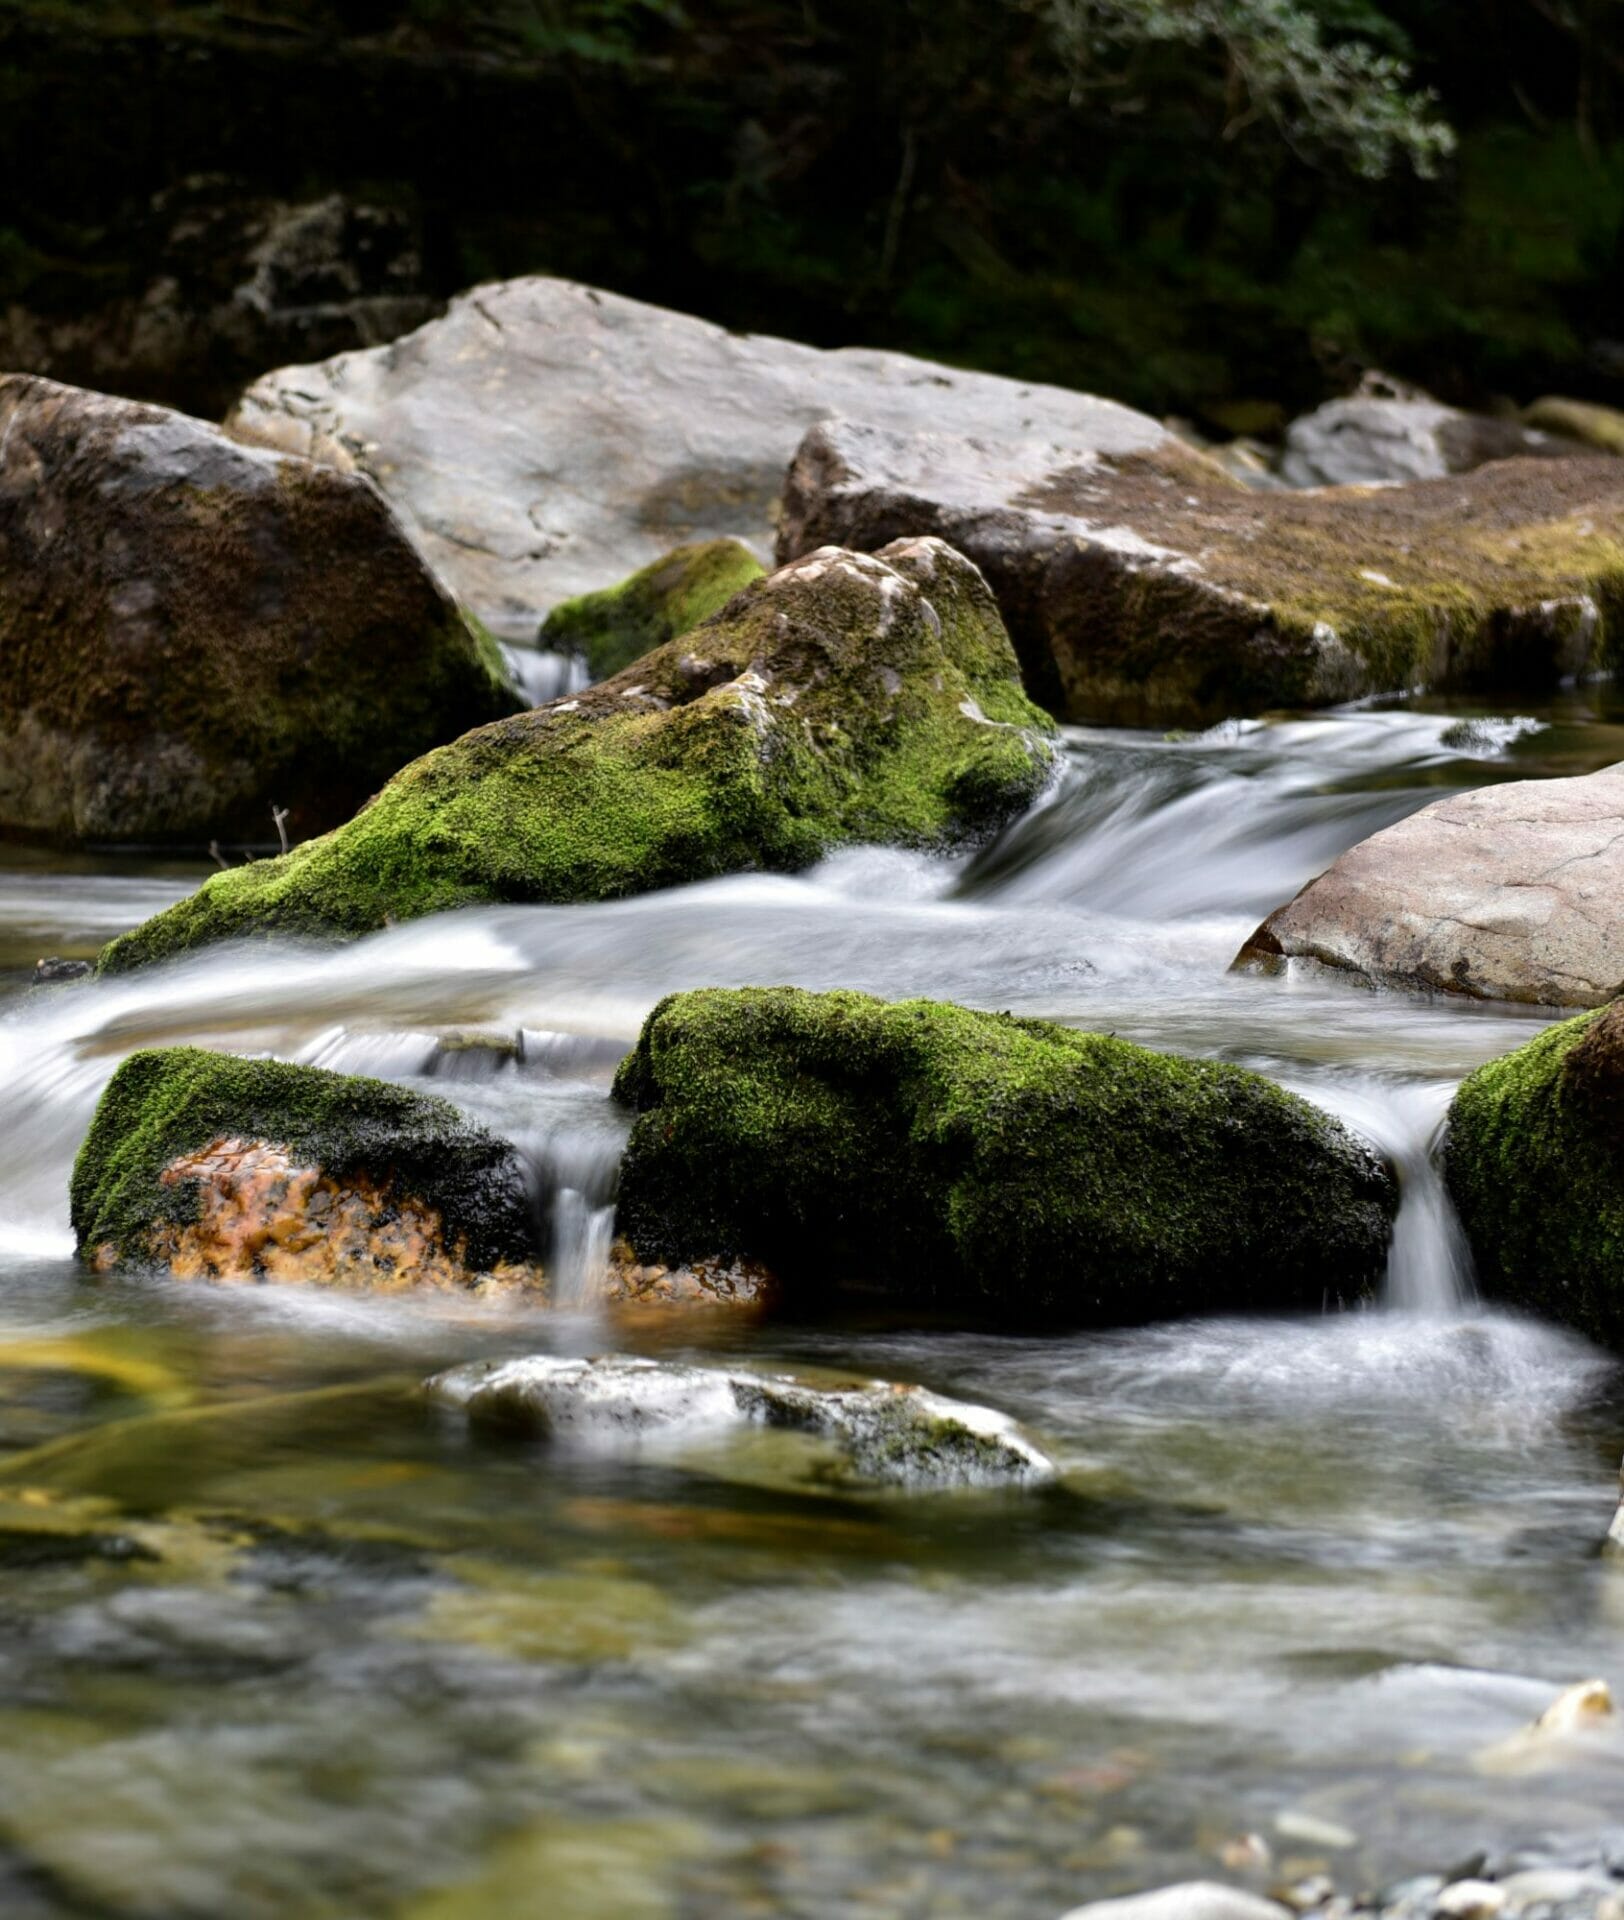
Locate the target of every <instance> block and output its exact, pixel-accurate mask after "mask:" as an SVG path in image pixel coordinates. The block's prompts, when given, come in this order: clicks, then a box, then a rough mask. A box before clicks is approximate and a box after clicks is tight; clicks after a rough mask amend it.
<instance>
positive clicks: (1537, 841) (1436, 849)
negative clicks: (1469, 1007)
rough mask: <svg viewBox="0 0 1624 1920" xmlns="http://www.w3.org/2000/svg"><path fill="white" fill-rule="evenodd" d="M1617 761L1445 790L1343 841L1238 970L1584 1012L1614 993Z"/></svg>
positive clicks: (1620, 821) (1617, 977)
mask: <svg viewBox="0 0 1624 1920" xmlns="http://www.w3.org/2000/svg"><path fill="white" fill-rule="evenodd" d="M1621 896H1624V764H1621V765H1619V766H1616V767H1607V768H1604V769H1603V770H1602V771H1601V772H1600V773H1590V774H1585V775H1582V776H1580V777H1578V778H1575V779H1568V780H1517V781H1512V782H1510V783H1508V784H1507V785H1504V786H1496V787H1485V788H1481V789H1479V790H1478V791H1477V792H1474V793H1461V794H1453V795H1451V796H1450V797H1449V798H1448V799H1447V800H1438V801H1435V802H1434V803H1433V804H1432V805H1431V806H1429V807H1423V808H1422V809H1421V811H1420V812H1419V813H1414V814H1411V815H1410V817H1409V818H1408V819H1407V820H1401V821H1399V823H1398V824H1397V825H1396V826H1392V827H1387V828H1385V829H1384V830H1383V831H1382V832H1381V833H1377V834H1373V835H1372V836H1371V837H1370V838H1369V839H1368V840H1363V841H1361V842H1360V843H1359V845H1358V846H1356V847H1352V848H1350V849H1349V851H1348V852H1347V853H1345V854H1343V855H1342V857H1341V858H1340V859H1339V860H1337V861H1336V862H1335V863H1334V865H1332V866H1331V867H1330V868H1329V869H1328V870H1327V871H1326V872H1325V873H1323V874H1321V875H1320V877H1319V878H1318V879H1317V880H1314V881H1311V882H1310V883H1309V885H1308V886H1306V887H1305V888H1304V889H1303V890H1302V892H1301V893H1299V894H1298V895H1297V897H1296V899H1295V900H1293V901H1291V902H1290V903H1289V904H1288V905H1286V906H1283V907H1281V908H1279V909H1278V910H1277V911H1276V912H1274V913H1272V914H1270V915H1269V917H1268V919H1267V920H1265V921H1264V922H1263V924H1262V926H1261V927H1259V928H1258V930H1257V932H1256V933H1254V934H1253V935H1252V937H1251V939H1250V940H1249V941H1248V942H1247V944H1246V946H1245V947H1244V948H1243V949H1242V951H1241V955H1240V961H1241V963H1242V964H1254V963H1256V964H1262V965H1269V964H1278V963H1279V962H1280V960H1282V959H1283V958H1300V959H1312V960H1318V961H1322V962H1323V963H1324V964H1325V965H1327V966H1332V967H1344V968H1347V969H1349V970H1350V971H1352V972H1355V973H1360V974H1363V975H1365V976H1366V977H1367V978H1369V979H1371V980H1376V981H1382V982H1385V983H1389V984H1393V985H1398V986H1408V987H1427V988H1434V989H1438V990H1441V991H1444V992H1448V993H1463V994H1469V995H1471V996H1473V997H1474V998H1477V999H1483V1000H1520V1001H1526V1002H1531V1003H1533V1004H1536V1005H1544V1006H1559V1007H1595V1006H1600V1005H1602V1004H1603V1003H1604V1002H1605V1001H1608V1000H1610V999H1612V998H1613V997H1614V996H1615V995H1616V994H1617V993H1619V992H1620V990H1621V988H1624V918H1621V917H1620V915H1619V911H1618V902H1619V899H1620V898H1621Z"/></svg>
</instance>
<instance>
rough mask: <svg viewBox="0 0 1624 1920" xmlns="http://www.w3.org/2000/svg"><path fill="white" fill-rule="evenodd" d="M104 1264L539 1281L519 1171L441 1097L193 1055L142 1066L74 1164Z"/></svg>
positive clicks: (258, 1277)
mask: <svg viewBox="0 0 1624 1920" xmlns="http://www.w3.org/2000/svg"><path fill="white" fill-rule="evenodd" d="M71 1201H72V1212H73V1226H74V1232H75V1235H76V1237H77V1240H78V1244H79V1250H80V1254H81V1256H82V1257H83V1258H85V1259H86V1260H88V1261H89V1262H90V1263H91V1264H92V1265H93V1266H95V1267H97V1268H99V1269H107V1268H111V1267H114V1266H119V1265H125V1266H135V1267H138V1268H140V1267H145V1268H152V1267H156V1268H159V1269H162V1270H164V1271H167V1272H169V1273H170V1274H172V1275H174V1276H175V1277H176V1278H177V1279H208V1280H223V1281H232V1280H237V1281H241V1280H250V1281H271V1280H274V1281H291V1282H298V1283H302V1284H313V1285H336V1286H386V1287H399V1286H425V1285H426V1286H438V1287H462V1286H472V1285H474V1284H476V1283H478V1282H479V1281H481V1280H483V1279H497V1280H509V1281H526V1282H529V1283H531V1284H538V1283H539V1280H540V1273H539V1268H537V1267H536V1265H535V1251H536V1249H535V1225H534V1222H533V1219H532V1215H531V1208H530V1202H529V1196H528V1193H527V1190H526V1187H525V1182H524V1179H523V1175H522V1172H521V1169H520V1165H519V1161H518V1157H517V1155H516V1154H515V1152H514V1150H513V1148H512V1147H510V1146H509V1145H508V1144H507V1142H506V1141H503V1140H499V1139H498V1138H497V1137H496V1136H495V1135H494V1134H491V1133H488V1132H487V1131H486V1130H485V1129H484V1128H482V1127H478V1126H475V1125H473V1124H471V1123H470V1122H468V1121H466V1120H464V1119H463V1118H462V1116H461V1115H460V1114H459V1113H458V1112H457V1110H456V1109H455V1108H454V1107H451V1106H449V1105H448V1104H447V1103H446V1102H445V1101H442V1100H437V1099H431V1098H428V1097H426V1096H424V1095H421V1094H416V1093H411V1092H407V1091H405V1090H403V1089H401V1088H399V1087H392V1086H389V1085H386V1084H385V1083H384V1082H382V1081H378V1080H367V1079H362V1078H359V1077H356V1076H351V1075H344V1074H335V1073H328V1072H325V1071H323V1070H322V1069H320V1068H316V1067H296V1066H287V1065H284V1064H282V1063H280V1062H277V1061H269V1060H239V1059H236V1058H234V1057H232V1056H230V1055H226V1054H212V1053H206V1052H204V1051H202V1050H201V1049H198V1048H191V1047H174V1048H165V1049H159V1050H155V1051H152V1052H148V1053H138V1054H133V1055H131V1057H130V1058H129V1059H128V1060H126V1061H125V1062H124V1064H123V1066H121V1067H120V1068H119V1070H118V1072H117V1073H116V1074H115V1075H114V1076H113V1079H112V1081H111V1083H110V1084H109V1086H108V1088H107V1091H106V1093H105V1094H104V1095H103V1096H102V1100H101V1104H100V1105H99V1107H98V1108H97V1110H96V1118H95V1120H94V1122H93V1123H92V1126H91V1129H90V1132H89V1134H88V1136H87V1137H86V1140H85V1144H84V1146H83V1147H82V1148H81V1150H80V1153H79V1158H78V1161H77V1162H76V1164H75V1167H74V1172H73V1183H72V1195H71Z"/></svg>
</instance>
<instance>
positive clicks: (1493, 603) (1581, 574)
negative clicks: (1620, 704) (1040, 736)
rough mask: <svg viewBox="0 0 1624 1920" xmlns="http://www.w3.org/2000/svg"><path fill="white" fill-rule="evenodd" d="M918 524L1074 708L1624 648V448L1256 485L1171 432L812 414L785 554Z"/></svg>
mask: <svg viewBox="0 0 1624 1920" xmlns="http://www.w3.org/2000/svg"><path fill="white" fill-rule="evenodd" d="M1198 462H1199V464H1197V463H1198ZM905 533H932V534H937V535H940V536H941V537H942V538H943V539H946V540H949V541H951V542H952V543H953V545H954V546H955V547H957V548H959V549H960V551H962V552H964V553H966V554H968V555H969V556H970V558H971V559H972V560H974V561H975V562H976V563H977V565H978V566H980V567H981V568H982V569H983V571H984V572H985V573H986V576H987V579H988V582H989V583H990V585H991V586H992V588H993V591H994V592H995V593H996V594H997V596H998V602H999V605H1000V607H1001V608H1002V609H1003V613H1004V618H1005V619H1006V620H1007V621H1008V623H1009V628H1010V632H1011V634H1012V636H1013V637H1014V641H1015V645H1016V648H1017V650H1018V651H1019V653H1020V655H1021V660H1022V664H1023V666H1024V668H1025V671H1026V679H1027V686H1028V688H1029V690H1030V691H1031V692H1032V693H1033V694H1034V696H1035V697H1036V698H1038V699H1040V700H1042V701H1043V702H1044V704H1045V705H1047V706H1049V707H1050V708H1051V710H1052V711H1054V712H1056V713H1059V714H1062V715H1064V716H1065V717H1066V718H1068V719H1073V720H1096V721H1111V722H1126V723H1132V724H1149V725H1155V726H1171V725H1192V726H1194V725H1206V724H1208V723H1209V722H1213V721H1217V720H1220V719H1222V718H1224V717H1225V716H1227V715H1234V714H1251V713H1258V712H1261V711H1264V710H1266V709H1269V708H1274V707H1314V706H1325V705H1329V704H1333V703H1335V702H1338V701H1343V700H1349V699H1353V698H1356V697H1359V696H1363V695H1367V694H1374V693H1386V692H1402V691H1408V690H1411V689H1414V688H1418V687H1434V688H1442V689H1452V690H1472V691H1492V692H1497V693H1519V694H1521V693H1527V694H1538V693H1543V692H1549V691H1551V690H1553V689H1554V688H1555V687H1557V686H1558V685H1559V683H1560V682H1561V681H1562V680H1563V679H1565V678H1567V677H1568V676H1571V675H1573V674H1578V673H1584V672H1586V671H1588V670H1590V669H1592V668H1595V667H1598V666H1611V665H1612V664H1613V663H1614V662H1615V661H1616V660H1617V658H1618V657H1619V654H1620V651H1621V647H1624V466H1620V464H1619V463H1618V462H1617V461H1616V460H1609V459H1605V458H1600V457H1595V456H1589V455H1577V456H1574V457H1571V458H1565V459H1517V460H1500V461H1495V462H1493V463H1492V464H1490V465H1488V466H1483V467H1480V468H1478V469H1477V470H1476V471H1475V472H1472V473H1467V474H1461V475H1457V476H1453V477H1446V478H1440V479H1434V480H1421V481H1417V482H1416V483H1415V484H1414V485H1412V486H1405V487H1341V488H1334V489H1324V490H1315V491H1309V492H1300V493H1294V492H1290V491H1286V490H1279V491H1274V492H1258V491H1251V490H1248V489H1245V488H1243V487H1240V486H1239V485H1229V484H1225V483H1224V482H1223V481H1222V480H1221V479H1220V478H1218V477H1216V476H1215V475H1214V473H1213V470H1212V465H1211V463H1210V462H1206V461H1201V460H1200V459H1199V456H1196V455H1190V456H1188V457H1187V458H1174V457H1173V456H1172V455H1171V454H1170V452H1169V450H1168V449H1166V448H1151V449H1147V450H1140V451H1131V452H1128V453H1124V454H1113V453H1106V452H1100V451H1098V450H1096V449H1092V448H1088V447H1082V448H1078V447H1069V446H1067V445H1066V443H1065V442H1064V441H1063V440H1060V439H1054V440H1038V439H1036V438H1031V439H1015V438H1010V439H1000V440H997V441H992V440H979V439H978V440H970V439H961V438H953V437H951V436H948V435H945V434H934V433H933V434H914V435H903V434H895V433H885V432H882V431H880V430H878V429H875V428H872V427H867V426H855V425H850V424H848V423H845V422H830V423H827V424H825V425H823V426H820V427H815V428H814V429H813V430H812V431H811V432H810V433H809V434H808V435H807V437H806V439H805V440H804V441H803V442H802V443H801V447H800V450H799V452H798V453H797V454H796V456H795V461H794V464H793V466H792V467H791V469H790V474H789V478H788V481H787V483H786V486H785V497H784V511H783V515H782V518H781V520H780V524H779V540H778V553H779V558H780V559H784V560H787V559H789V558H791V557H793V556H794V555H795V554H796V553H798V552H800V551H802V550H803V549H805V548H808V547H815V546H818V545H821V544H822V543H823V542H824V541H827V540H838V541H841V542H842V543H843V544H844V545H846V546H849V547H862V548H870V547H876V546H880V545H883V544H884V543H885V542H886V541H887V540H894V539H896V538H897V537H898V535H900V534H905Z"/></svg>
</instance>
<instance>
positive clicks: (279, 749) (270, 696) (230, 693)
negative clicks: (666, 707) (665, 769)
mask: <svg viewBox="0 0 1624 1920" xmlns="http://www.w3.org/2000/svg"><path fill="white" fill-rule="evenodd" d="M0 659H3V660H4V663H5V671H4V673H3V674H0V828H6V829H12V830H15V831H23V832H29V833H35V834H40V835H45V836H49V837H52V838H56V839H62V840H70V841H71V840H88V841H99V842H106V841H137V842H170V843H174V842H191V843H194V844H207V843H208V841H210V840H212V839H221V840H227V841H232V840H235V841H249V842H251V843H264V842H267V841H270V842H274V841H275V838H276V830H275V828H274V826H273V823H272V813H271V809H272V807H273V805H275V806H277V807H280V808H284V809H286V822H285V824H286V827H287V830H288V832H289V835H290V836H291V837H292V838H293V839H302V838H305V837H307V836H309V835H310V834H312V833H318V832H320V831H322V830H323V829H325V828H327V827H330V826H335V825H337V824H338V823H339V822H340V821H343V820H346V819H348V817H349V816H350V814H351V813H353V812H354V811H355V808H356V807H357V806H358V805H359V804H360V803H361V802H362V801H363V800H364V799H366V797H367V796H368V794H370V793H372V792H374V791H375V790H376V789H377V788H378V787H379V786H380V785H381V784H382V783H383V782H384V781H385V780H387V779H388V777H389V776H390V775H391V774H392V773H394V772H395V771H397V769H399V768H400V767H401V766H403V765H404V764H405V763H406V762H407V761H408V760H411V759H414V758H415V757H416V756H417V755H418V754H420V753H422V752H424V751H426V750H427V749H428V748H430V747H433V746H437V745H439V744H440V743H441V742H443V741H445V740H448V739H451V738H453V737H454V736H456V735H457V734H460V733H463V732H465V731H466V730H467V729H468V728H470V727H473V726H477V725H479V724H481V723H482V722H483V721H486V720H490V719H495V718H498V717H500V716H501V715H503V714H506V713H511V712H512V711H514V709H515V708H516V707H517V706H518V705H519V701H518V699H517V696H516V695H515V694H514V693H513V691H512V690H511V688H510V687H509V686H508V684H507V681H506V678H505V675H504V674H503V672H502V669H501V666H500V662H499V659H498V657H497V655H496V650H495V648H494V647H493V646H492V644H491V642H490V640H489V638H488V636H484V635H481V634H479V633H478V632H477V631H475V630H474V629H473V628H472V627H471V626H470V625H469V623H468V622H467V621H466V620H465V619H464V617H463V616H462V614H461V613H460V612H459V611H458V609H457V607H456V606H455V604H454V603H453V602H452V601H451V600H450V598H449V597H448V596H447V595H446V593H445V592H444V591H443V589H442V588H441V587H440V586H439V585H438V583H437V582H436V581H435V580H434V578H433V576H432V575H431V574H430V573H429V571H428V569H427V568H426V567H425V566H424V565H423V563H422V561H421V560H420V559H419V558H418V556H417V554H416V553H415V551H414V550H413V548H412V545H411V543H410V541H409V540H408V539H407V538H406V536H405V535H404V533H403V532H402V531H401V529H400V527H399V525H398V524H397V522H396V521H395V519H394V517H393V515H392V514H391V513H390V510H389V508H388V505H387V504H386V503H385V501H384V500H383V498H382V497H381V496H380V495H379V493H378V492H377V490H376V489H375V488H374V487H372V486H371V485H370V484H369V483H368V482H367V481H365V480H361V479H357V478H354V477H346V476H343V475H340V474H337V473H333V472H331V471H330V470H329V469H327V468H324V467H318V466H315V465H313V464H311V463H310V462H308V461H304V460H299V459H295V458H292V457H289V456H287V455H281V454H274V453H268V452H265V451H262V450H258V449H250V448H247V447H241V446H238V445H237V444H236V443H235V442H234V441H231V440H228V439H227V438H226V437H225V435H224V434H222V433H221V432H219V430H218V429H216V428H214V427H210V426H207V425H205V424H204V423H203V422H202V421H200V420H193V419H190V418H188V417H187V416H186V415H185V414H180V413H172V412H170V411H169V410H168V409H166V408H163V407H152V406H145V405H142V404H139V403H136V402H133V401H127V400H117V399H112V398H110V397H109V396H107V395H105V394H98V393H88V392H85V391H83V390H81V389H80V388H77V387H64V386H58V385H56V384H55V383H54V382H53V381H49V380H41V379H35V378H32V377H30V376H28V375H22V374H12V375H6V376H0Z"/></svg>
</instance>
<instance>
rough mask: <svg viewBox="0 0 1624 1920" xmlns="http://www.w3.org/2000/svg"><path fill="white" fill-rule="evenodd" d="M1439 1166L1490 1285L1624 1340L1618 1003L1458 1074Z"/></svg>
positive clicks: (1493, 1292) (1623, 1083) (1622, 1008)
mask: <svg viewBox="0 0 1624 1920" xmlns="http://www.w3.org/2000/svg"><path fill="white" fill-rule="evenodd" d="M1444 1176H1445V1179H1446V1180H1447V1182H1448V1186H1449V1192H1450V1196H1451V1198H1452V1199H1453V1200H1454V1202H1455V1206H1456V1209H1457V1210H1458V1212H1459V1214H1460V1218H1461V1224H1462V1226H1463V1227H1464V1228H1465V1230H1466V1235H1467V1238H1468V1239H1469V1240H1470V1242H1471V1245H1472V1253H1473V1256H1474V1258H1475V1260H1476V1264H1477V1274H1478V1284H1479V1285H1480V1286H1481V1288H1482V1290H1483V1292H1484V1293H1485V1294H1487V1295H1488V1296H1489V1297H1490V1298H1491V1299H1497V1300H1507V1301H1510V1302H1511V1303H1512V1304H1513V1305H1516V1306H1521V1307H1526V1308H1528V1309H1529V1310H1530V1311H1532V1312H1535V1313H1541V1314H1544V1315H1545V1316H1546V1317H1547V1318H1549V1319H1552V1320H1560V1321H1564V1322H1565V1323H1566V1324H1568V1325H1569V1326H1574V1327H1577V1328H1578V1329H1579V1330H1580V1331H1581V1332H1582V1333H1586V1334H1589V1335H1590V1336H1591V1338H1592V1339H1596V1340H1600V1341H1602V1342H1603V1343H1604V1344H1606V1345H1609V1346H1614V1347H1617V1346H1621V1345H1624V1001H1615V1002H1614V1003H1613V1005H1611V1006H1609V1007H1606V1008H1604V1009H1603V1010H1602V1011H1601V1012H1599V1013H1588V1014H1581V1015H1580V1016H1579V1018H1578V1019H1576V1020H1564V1021H1563V1022H1561V1024H1560V1025H1558V1026H1554V1027H1547V1028H1546V1029H1545V1031H1544V1032H1543V1033H1541V1034H1540V1035H1539V1036H1538V1037H1537V1038H1536V1039H1533V1040H1530V1041H1529V1042H1528V1044H1527V1045H1526V1046H1523V1047H1518V1048H1517V1049H1516V1051H1515V1052H1513V1053H1508V1054H1505V1055H1504V1056H1503V1057H1502V1058H1500V1059H1498V1060H1491V1061H1490V1062H1489V1064H1488V1065H1487V1066H1485V1067H1479V1068H1478V1070H1477V1072H1476V1073H1474V1074H1472V1075H1471V1076H1470V1077H1469V1078H1468V1079H1467V1080H1466V1081H1464V1082H1463V1083H1462V1086H1461V1088H1460V1091H1459V1092H1458V1093H1457V1094H1456V1095H1455V1099H1454V1103H1453V1104H1452V1105H1451V1107H1450V1109H1449V1125H1448V1132H1447V1135H1446V1137H1445V1143H1444Z"/></svg>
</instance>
